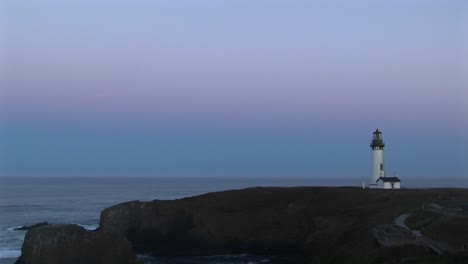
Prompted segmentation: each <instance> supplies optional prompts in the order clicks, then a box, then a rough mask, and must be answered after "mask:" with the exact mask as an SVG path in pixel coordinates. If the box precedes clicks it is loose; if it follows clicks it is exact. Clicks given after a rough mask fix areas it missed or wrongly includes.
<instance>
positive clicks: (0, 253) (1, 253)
mask: <svg viewBox="0 0 468 264" xmlns="http://www.w3.org/2000/svg"><path fill="white" fill-rule="evenodd" d="M20 255H21V250H14V249H0V259H2V258H17V257H19V256H20Z"/></svg>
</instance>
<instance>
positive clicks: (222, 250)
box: [18, 187, 468, 264]
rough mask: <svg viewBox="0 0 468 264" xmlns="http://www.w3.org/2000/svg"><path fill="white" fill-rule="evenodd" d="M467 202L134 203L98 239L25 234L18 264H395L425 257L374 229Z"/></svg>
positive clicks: (309, 196) (342, 198)
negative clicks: (239, 262) (428, 206)
mask: <svg viewBox="0 0 468 264" xmlns="http://www.w3.org/2000/svg"><path fill="white" fill-rule="evenodd" d="M467 200H468V190H461V189H439V190H404V189H401V190H397V191H395V190H375V189H374V190H370V189H366V190H362V189H358V188H319V187H298V188H249V189H244V190H233V191H223V192H217V193H208V194H204V195H200V196H195V197H190V198H184V199H179V200H172V201H159V200H155V201H150V202H139V201H132V202H127V203H123V204H119V205H115V206H112V207H110V208H107V209H105V210H104V211H102V213H101V220H100V227H99V229H98V230H97V231H93V232H90V231H86V230H84V229H83V228H81V227H78V226H75V225H65V226H54V225H53V226H45V227H39V228H35V229H32V230H30V231H29V232H28V233H27V235H26V240H25V242H24V245H23V250H22V256H21V258H20V259H19V260H18V264H32V263H34V264H46V263H47V264H55V263H57V264H58V263H61V264H63V263H67V264H81V263H83V264H84V263H86V264H94V263H96V264H97V263H112V264H133V263H135V255H134V253H133V251H132V248H131V247H133V250H135V252H138V253H147V254H150V255H154V256H187V255H198V256H200V255H213V254H236V253H242V254H244V253H253V254H267V255H285V254H287V255H295V256H300V257H299V258H297V259H298V262H307V263H340V264H343V263H398V262H399V261H400V260H401V259H402V258H408V257H418V256H426V255H427V254H430V253H428V251H427V250H426V249H425V248H423V247H418V246H414V245H410V246H404V247H392V248H385V247H381V246H380V245H379V244H378V243H377V241H376V239H375V238H374V237H373V235H372V229H373V228H374V227H375V226H377V225H383V224H388V223H391V222H393V219H394V218H395V217H396V216H398V215H401V214H403V213H407V212H409V211H411V210H412V209H414V208H418V207H420V206H421V204H423V203H437V202H441V201H445V202H447V201H450V202H457V201H467ZM127 239H128V241H127ZM129 241H130V243H131V244H130V243H129Z"/></svg>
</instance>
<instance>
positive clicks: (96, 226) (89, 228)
mask: <svg viewBox="0 0 468 264" xmlns="http://www.w3.org/2000/svg"><path fill="white" fill-rule="evenodd" d="M77 225H79V226H81V227H84V228H85V229H86V230H95V229H96V228H98V227H99V225H84V224H77Z"/></svg>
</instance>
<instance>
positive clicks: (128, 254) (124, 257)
mask: <svg viewBox="0 0 468 264" xmlns="http://www.w3.org/2000/svg"><path fill="white" fill-rule="evenodd" d="M64 263H67V264H103V263H112V264H136V263H137V261H136V255H135V253H134V251H133V249H132V245H131V244H130V242H129V241H128V240H127V239H126V238H125V237H123V236H122V235H120V234H118V233H110V232H104V231H100V230H97V231H87V230H86V229H84V228H83V227H81V226H79V225H71V224H70V225H47V226H43V227H37V228H34V229H31V230H29V231H28V232H27V233H26V237H25V240H24V243H23V247H22V248H21V257H20V258H19V259H18V260H17V261H16V262H15V264H64Z"/></svg>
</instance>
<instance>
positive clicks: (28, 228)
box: [13, 221, 51, 231]
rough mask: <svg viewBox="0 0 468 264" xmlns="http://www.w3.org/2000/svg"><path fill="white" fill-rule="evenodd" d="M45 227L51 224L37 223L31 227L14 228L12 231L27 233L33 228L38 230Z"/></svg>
mask: <svg viewBox="0 0 468 264" xmlns="http://www.w3.org/2000/svg"><path fill="white" fill-rule="evenodd" d="M47 225H51V224H50V223H48V222H47V221H46V222H40V223H37V224H33V225H30V226H21V227H18V228H15V229H13V230H15V231H28V230H31V229H33V228H38V227H41V226H47Z"/></svg>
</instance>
